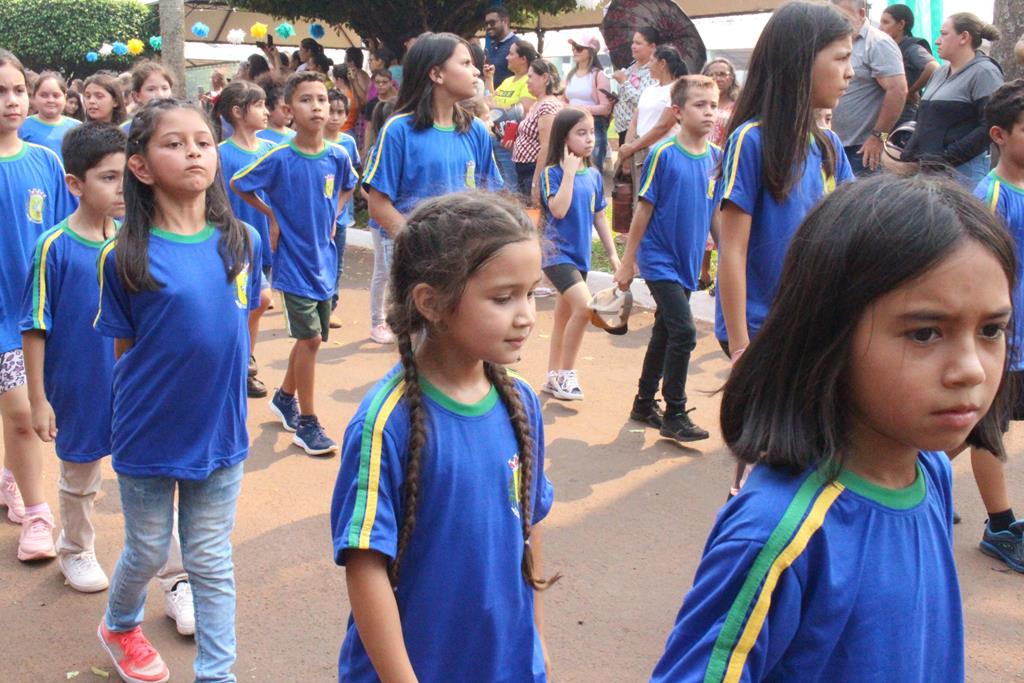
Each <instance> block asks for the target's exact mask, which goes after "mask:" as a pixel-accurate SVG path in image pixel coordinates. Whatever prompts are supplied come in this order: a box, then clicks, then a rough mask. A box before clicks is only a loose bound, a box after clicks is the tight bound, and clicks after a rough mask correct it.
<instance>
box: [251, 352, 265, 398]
mask: <svg viewBox="0 0 1024 683" xmlns="http://www.w3.org/2000/svg"><path fill="white" fill-rule="evenodd" d="M258 371H259V370H258V368H257V367H256V356H249V376H250V377H255V376H256V373H257V372H258ZM263 395H264V396H266V394H263Z"/></svg>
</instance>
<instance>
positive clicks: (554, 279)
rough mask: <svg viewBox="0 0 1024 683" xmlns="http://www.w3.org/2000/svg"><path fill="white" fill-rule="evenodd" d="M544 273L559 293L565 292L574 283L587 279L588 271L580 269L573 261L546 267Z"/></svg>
mask: <svg viewBox="0 0 1024 683" xmlns="http://www.w3.org/2000/svg"><path fill="white" fill-rule="evenodd" d="M544 274H545V275H547V276H548V279H549V280H551V284H553V285H554V286H555V289H557V290H558V293H559V294H565V292H566V290H568V289H569V288H570V287H572V286H573V285H575V284H577V283H579V282H586V281H587V271H585V270H580V269H579V268H577V267H576V266H574V265H573V264H571V263H558V264H555V265H553V266H548V267H547V268H545V269H544Z"/></svg>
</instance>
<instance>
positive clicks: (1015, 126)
mask: <svg viewBox="0 0 1024 683" xmlns="http://www.w3.org/2000/svg"><path fill="white" fill-rule="evenodd" d="M985 122H986V124H987V125H988V126H989V136H990V137H991V138H992V142H994V143H995V144H996V146H998V147H999V163H998V164H997V165H996V167H995V168H994V169H992V171H990V172H989V174H988V175H987V176H985V177H984V178H983V179H982V181H981V182H980V183H978V187H977V188H976V189H975V190H974V196H976V197H978V198H979V199H981V200H982V201H983V202H985V204H986V205H987V206H988V207H989V208H990V209H991V210H992V212H993V213H995V214H996V215H998V216H999V217H1000V218H1002V219H1003V222H1004V223H1005V224H1006V228H1007V229H1008V230H1009V231H1010V234H1011V235H1012V236H1013V240H1014V242H1016V244H1017V249H1018V251H1019V250H1020V249H1021V248H1022V246H1024V80H1021V79H1018V80H1016V81H1011V82H1010V83H1007V84H1006V85H1003V86H1002V87H1000V88H999V89H998V90H996V91H995V92H994V93H992V95H991V96H990V97H989V100H988V104H987V105H986V106H985ZM1022 276H1024V264H1022V263H1021V262H1020V261H1018V262H1017V284H1016V287H1015V288H1014V290H1013V310H1014V315H1013V330H1012V331H1011V333H1010V340H1009V342H1010V358H1009V363H1010V368H1009V369H1010V375H1011V384H1010V386H1013V387H1017V390H1018V393H1017V398H1016V400H1015V401H1014V404H1013V407H1012V412H1011V415H1010V418H1011V419H1013V420H1024V392H1022V390H1021V386H1022V385H1021V382H1022V381H1024V353H1022V350H1021V344H1022V343H1024V282H1022V281H1021V277H1022ZM1006 426H1007V428H1008V427H1009V424H1007V425H1006ZM971 468H972V469H973V470H974V479H975V481H976V482H977V484H978V491H979V492H980V493H981V500H982V502H983V503H984V504H985V511H986V512H987V513H988V523H987V524H986V525H985V532H984V534H983V535H982V538H981V543H980V547H981V550H982V552H984V553H985V554H986V555H991V556H992V557H995V558H998V559H1000V560H1002V561H1003V562H1005V563H1006V564H1007V566H1009V567H1010V568H1011V569H1014V570H1016V571H1018V572H1024V520H1020V521H1018V520H1017V519H1016V517H1015V516H1014V513H1013V508H1012V507H1011V506H1010V496H1009V494H1008V492H1007V488H1006V473H1005V472H1004V468H1003V463H1002V462H1000V460H999V459H998V458H996V456H995V455H993V454H992V453H990V452H988V451H985V450H982V449H978V448H972V449H971Z"/></svg>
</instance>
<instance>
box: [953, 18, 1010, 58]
mask: <svg viewBox="0 0 1024 683" xmlns="http://www.w3.org/2000/svg"><path fill="white" fill-rule="evenodd" d="M949 20H950V21H951V22H952V23H953V30H954V31H956V32H957V33H958V34H960V33H964V32H967V33H970V34H971V47H973V48H974V49H975V50H977V49H978V48H979V47H981V41H982V40H999V36H1000V35H1001V34H1000V33H999V29H997V28H996V27H995V26H993V25H992V24H988V23H986V22H984V21H982V20H981V19H979V18H978V17H977V15H975V14H971V13H970V12H957V13H956V14H951V15H949Z"/></svg>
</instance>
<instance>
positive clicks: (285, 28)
mask: <svg viewBox="0 0 1024 683" xmlns="http://www.w3.org/2000/svg"><path fill="white" fill-rule="evenodd" d="M274 33H276V34H277V35H278V37H279V38H280V39H281V40H288V39H289V38H291V37H292V36H294V35H295V27H294V26H292V25H291V24H289V23H288V22H287V21H286V22H284V23H283V24H280V25H279V26H278V27H277V28H275V29H274Z"/></svg>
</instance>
